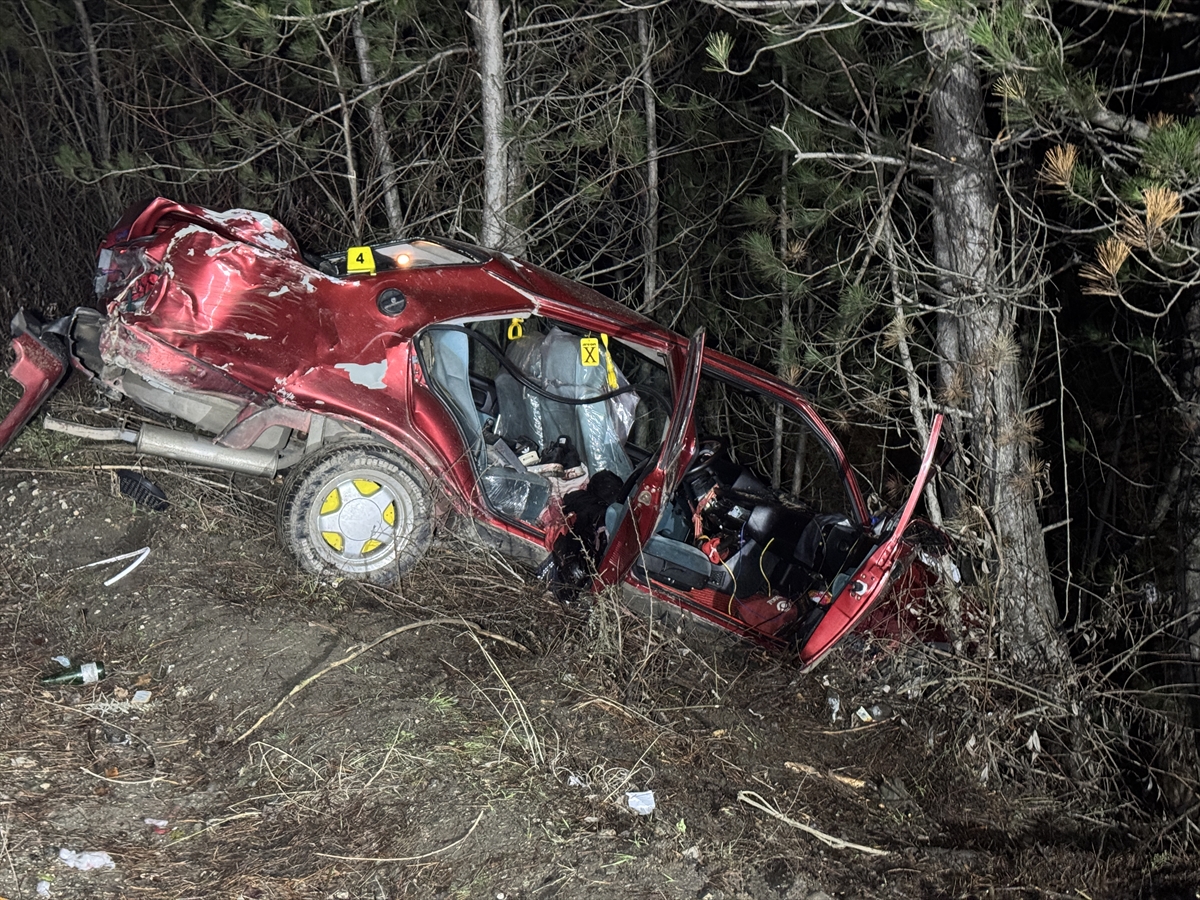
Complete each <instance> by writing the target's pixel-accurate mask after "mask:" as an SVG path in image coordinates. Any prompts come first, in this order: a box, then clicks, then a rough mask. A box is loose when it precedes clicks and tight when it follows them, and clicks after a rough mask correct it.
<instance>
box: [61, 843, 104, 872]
mask: <svg viewBox="0 0 1200 900" xmlns="http://www.w3.org/2000/svg"><path fill="white" fill-rule="evenodd" d="M58 859H59V861H60V862H62V863H63V865H67V866H70V867H71V868H72V869H79V870H80V871H81V872H90V871H91V870H92V869H115V868H116V867H117V864H116V863H115V862H113V861H112V857H111V856H109V855H108V854H107V853H105V852H104V851H103V850H83V851H75V850H68V849H67V848H66V847H63V848H62V849H61V850H59V851H58Z"/></svg>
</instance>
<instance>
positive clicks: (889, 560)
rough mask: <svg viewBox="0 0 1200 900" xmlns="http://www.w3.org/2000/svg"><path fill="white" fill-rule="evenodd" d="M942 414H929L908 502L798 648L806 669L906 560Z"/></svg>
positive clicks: (869, 604)
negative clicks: (925, 441) (908, 537)
mask: <svg viewBox="0 0 1200 900" xmlns="http://www.w3.org/2000/svg"><path fill="white" fill-rule="evenodd" d="M942 420H943V416H942V414H941V413H938V414H937V415H936V416H934V418H933V427H932V428H931V429H930V432H929V444H928V445H927V446H926V447H925V455H924V457H923V458H922V459H921V470H920V472H918V473H917V479H916V481H915V482H914V484H913V488H912V492H911V493H910V494H909V495H908V502H906V503H905V504H904V509H903V511H902V512H901V513H900V518H899V519H898V520H897V521H896V527H895V528H894V529H893V530H892V533H891V534H890V535H889V536H888V537H887V538H885V539H884V540H883V541H882V543H880V544H879V546H878V547H876V548H875V549H874V550H873V551H872V552H871V555H870V556H868V557H867V558H866V560H864V561H863V564H862V565H861V566H859V567H858V570H857V571H856V572H855V573H854V576H853V577H852V578H851V579H850V581H849V582H848V583H847V584H846V586H845V587H844V588H842V590H841V591H840V592H839V594H838V596H837V597H835V598H834V600H833V603H832V604H831V605H830V607H829V610H828V611H827V612H826V613H825V616H824V617H823V618H822V619H821V622H820V624H818V625H817V627H816V629H815V630H814V631H813V633H812V635H811V636H810V637H809V639H808V640H807V641H806V642H805V644H804V646H803V647H802V648H801V649H800V661H801V662H802V663H803V664H804V669H805V670H806V671H807V670H809V669H811V668H812V667H813V666H815V665H816V664H817V663H819V662H820V661H821V660H822V658H824V656H825V654H826V653H828V652H829V651H830V650H832V649H833V648H834V646H836V645H837V642H838V641H840V640H841V639H842V638H843V637H845V636H846V635H847V634H848V633H849V632H850V630H851V629H852V628H853V627H854V626H855V625H857V624H858V623H859V622H860V621H861V620H862V618H863V616H865V615H866V614H867V612H868V611H869V610H870V609H871V607H872V606H874V605H875V602H876V601H877V600H879V598H881V597H882V596H883V595H884V594H885V593H886V591H887V589H888V587H889V586H890V585H891V583H892V579H893V577H894V576H896V575H898V574H899V571H898V570H899V567H900V566H902V565H903V564H904V562H905V560H906V553H905V550H906V545H905V544H904V532H905V531H906V530H907V529H908V526H909V523H910V522H912V517H913V511H914V510H915V509H916V507H917V500H918V499H919V498H920V496H921V491H922V490H923V489H924V487H925V482H926V481H927V480H928V479H929V473H930V471H931V470H932V468H933V456H934V453H935V452H936V451H937V445H938V437H939V436H940V434H941V431H942Z"/></svg>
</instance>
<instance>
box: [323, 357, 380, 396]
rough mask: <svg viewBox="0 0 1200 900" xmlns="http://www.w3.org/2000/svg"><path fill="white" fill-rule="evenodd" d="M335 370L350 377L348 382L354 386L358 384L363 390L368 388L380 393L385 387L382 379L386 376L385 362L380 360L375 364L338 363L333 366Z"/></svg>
mask: <svg viewBox="0 0 1200 900" xmlns="http://www.w3.org/2000/svg"><path fill="white" fill-rule="evenodd" d="M334 368H335V369H341V370H342V371H343V372H345V373H346V374H347V375H349V376H350V380H351V381H352V382H354V383H355V384H360V385H362V386H363V387H365V388H370V389H371V390H373V391H381V390H383V389H384V388H385V387H387V385H386V384H384V382H383V379H384V377H385V376H386V375H387V360H386V359H381V360H380V361H379V362H377V363H366V364H365V365H360V364H359V363H338V364H337V365H335V366H334Z"/></svg>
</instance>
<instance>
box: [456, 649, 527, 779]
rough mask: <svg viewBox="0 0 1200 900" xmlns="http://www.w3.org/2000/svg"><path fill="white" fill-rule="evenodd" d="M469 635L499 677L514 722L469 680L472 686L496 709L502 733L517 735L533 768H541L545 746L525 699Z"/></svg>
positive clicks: (494, 661)
mask: <svg viewBox="0 0 1200 900" xmlns="http://www.w3.org/2000/svg"><path fill="white" fill-rule="evenodd" d="M471 637H472V638H473V639H474V640H475V644H476V645H477V646H478V647H479V652H481V653H482V654H483V658H484V659H486V660H487V664H488V667H489V668H491V670H492V673H493V674H494V675H495V676H496V678H498V679H499V681H500V686H501V687H502V688H503V690H504V694H505V696H506V698H507V701H506V703H505V710H507V709H512V710H513V714H514V718H515V723H514V720H513V719H510V718H509V716H508V715H506V714H505V710H502V709H500V707H498V706H497V705H496V703H495V702H494V701H493V700H492V698H491V696H490V695H488V693H487V692H486V691H484V690H482V689H481V688H480V687H479V685H477V684H475V682H473V681H472V682H471V685H472V687H474V688H475V689H476V690H477V691H479V692H480V693H481V694H482V695H483V697H484V699H486V700H487V702H488V704H489V705H490V706H491V707H492V709H494V710H495V711H496V715H498V716H499V717H500V720H501V721H502V722H503V723H504V733H505V734H506V735H508V734H512V735H514V736H516V737H517V741H518V743H520V744H521V746H522V747H524V748H525V752H526V753H527V754H528V756H529V761H530V763H531V764H532V765H533V767H534V768H535V769H540V768H542V767H543V766H544V765H545V764H546V748H545V746H544V745H543V743H542V739H541V736H540V735H539V734H538V732H537V728H536V727H535V726H534V724H533V718H532V717H531V716H530V715H529V709H528V708H527V707H526V706H525V701H524V700H522V699H521V696H520V695H519V694H518V693H517V692H516V689H515V688H513V686H512V683H511V682H510V681H509V680H508V678H506V677H505V675H504V672H503V671H501V669H500V666H499V665H497V664H496V660H495V658H494V657H493V656H492V654H490V653H488V651H487V648H486V647H484V646H483V642H482V641H480V640H479V638H478V637H477V636H476V635H475V634H474V632H472V633H471ZM468 680H470V679H468ZM501 746H503V742H501Z"/></svg>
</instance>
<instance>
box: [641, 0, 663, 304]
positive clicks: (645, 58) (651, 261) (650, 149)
mask: <svg viewBox="0 0 1200 900" xmlns="http://www.w3.org/2000/svg"><path fill="white" fill-rule="evenodd" d="M637 24H638V43H639V44H640V45H641V49H642V97H643V102H644V104H645V107H646V220H645V222H644V223H643V225H642V247H643V253H644V256H643V257H642V260H643V262H642V269H643V272H644V275H643V279H642V309H643V310H652V309H654V306H655V295H656V294H657V293H658V99H657V98H656V97H655V96H654V65H653V60H654V45H653V41H652V40H651V34H650V21H649V14H648V13H647V12H646V10H644V9H641V10H638V15H637Z"/></svg>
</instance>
